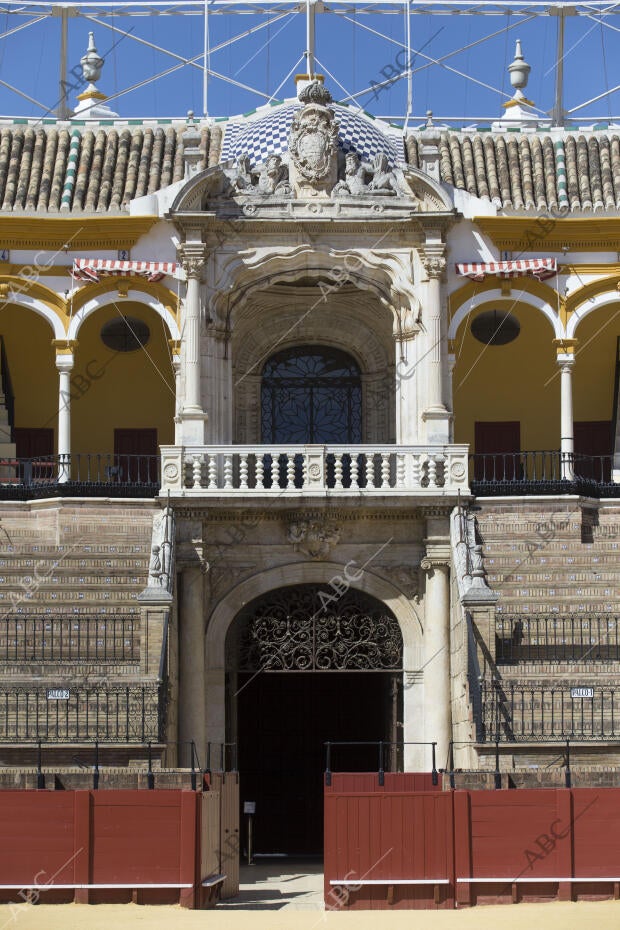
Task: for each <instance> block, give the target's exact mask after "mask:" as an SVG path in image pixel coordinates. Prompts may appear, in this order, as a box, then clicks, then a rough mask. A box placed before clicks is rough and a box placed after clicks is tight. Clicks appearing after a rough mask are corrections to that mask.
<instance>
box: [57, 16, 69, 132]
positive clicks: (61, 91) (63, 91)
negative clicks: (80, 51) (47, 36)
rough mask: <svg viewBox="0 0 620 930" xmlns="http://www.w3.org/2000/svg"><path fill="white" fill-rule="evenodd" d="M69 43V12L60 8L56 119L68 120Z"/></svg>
mask: <svg viewBox="0 0 620 930" xmlns="http://www.w3.org/2000/svg"><path fill="white" fill-rule="evenodd" d="M68 42H69V10H68V8H67V7H61V8H60V68H59V76H58V108H57V110H56V115H57V117H58V119H68V118H69V105H68V103H67V46H68Z"/></svg>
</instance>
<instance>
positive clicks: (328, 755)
mask: <svg viewBox="0 0 620 930" xmlns="http://www.w3.org/2000/svg"><path fill="white" fill-rule="evenodd" d="M325 747H326V749H325V784H326V785H331V783H332V772H331V761H332V744H331V743H325Z"/></svg>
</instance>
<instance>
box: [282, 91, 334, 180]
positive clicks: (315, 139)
mask: <svg viewBox="0 0 620 930" xmlns="http://www.w3.org/2000/svg"><path fill="white" fill-rule="evenodd" d="M299 99H300V100H301V102H302V103H304V104H305V106H304V107H303V109H302V110H300V112H299V113H298V114H297V115H296V116H295V118H294V120H293V123H292V126H291V133H290V137H289V155H290V160H291V166H292V167H293V169H294V173H295V174H296V176H297V178H298V179H299V180H301V179H305V181H307V182H310V185H311V186H312V187H314V188H315V189H317V190H320V189H323V187H324V186H326V185H327V184H328V183H329V182H332V181H334V180H335V177H333V176H334V175H335V172H336V169H337V149H338V123H337V122H336V121H335V119H334V112H333V110H331V109H330V108H329V107H328V106H327V104H328V103H331V99H332V98H331V94H330V93H329V91H328V90H327V89H326V88H325V87H323V85H322V84H321V83H320V82H319V81H312V82H311V83H310V84H308V85H307V86H306V87H304V88H303V90H302V91H300V93H299ZM332 186H333V183H332Z"/></svg>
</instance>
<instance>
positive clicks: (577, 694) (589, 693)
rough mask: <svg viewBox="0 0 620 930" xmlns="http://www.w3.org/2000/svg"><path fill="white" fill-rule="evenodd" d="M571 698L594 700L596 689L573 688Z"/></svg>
mask: <svg viewBox="0 0 620 930" xmlns="http://www.w3.org/2000/svg"><path fill="white" fill-rule="evenodd" d="M570 696H571V697H572V698H593V697H594V688H571V689H570Z"/></svg>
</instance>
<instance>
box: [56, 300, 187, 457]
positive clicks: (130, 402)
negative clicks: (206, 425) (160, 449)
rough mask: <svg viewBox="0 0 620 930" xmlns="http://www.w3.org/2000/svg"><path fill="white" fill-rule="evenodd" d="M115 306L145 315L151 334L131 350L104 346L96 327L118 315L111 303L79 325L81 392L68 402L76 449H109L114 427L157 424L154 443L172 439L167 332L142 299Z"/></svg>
mask: <svg viewBox="0 0 620 930" xmlns="http://www.w3.org/2000/svg"><path fill="white" fill-rule="evenodd" d="M112 300H113V298H112ZM117 306H118V307H119V308H120V309H121V310H122V312H123V314H124V315H126V316H132V317H137V318H138V319H140V320H144V322H145V323H147V324H148V326H149V329H150V331H151V336H150V339H149V341H148V343H147V344H146V346H145V347H144V349H139V350H137V351H135V352H116V353H115V352H113V351H112V350H111V349H108V348H107V346H105V345H104V344H103V342H102V341H101V337H100V332H101V327H102V326H103V325H104V323H107V322H108V321H109V320H112V319H114V318H115V317H118V316H119V310H118V309H116V307H114V306H107V307H102V308H101V309H100V310H98V311H96V312H95V313H93V314H92V315H91V316H90V317H88V319H87V320H86V321H85V323H83V324H82V327H81V328H80V330H79V333H78V347H77V350H76V353H75V367H74V371H73V375H72V381H73V391H74V395H77V394H80V393H81V392H83V393H82V396H80V397H77V399H74V400H73V403H72V406H71V414H72V424H71V437H72V440H71V444H72V448H73V450H74V451H75V452H82V453H88V452H113V451H114V429H115V428H124V429H147V428H156V429H157V441H158V443H160V444H161V443H172V442H173V441H174V422H173V417H174V376H173V371H172V365H171V362H170V355H169V351H168V346H167V339H168V338H169V334H168V331H167V330H166V329H165V328H164V324H163V322H162V320H161V318H160V317H159V316H157V314H156V313H155V312H154V311H153V310H150V309H149V308H148V307H145V306H144V305H143V304H135V303H128V302H123V303H122V304H118V305H117ZM91 376H92V377H91ZM81 379H84V380H81Z"/></svg>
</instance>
